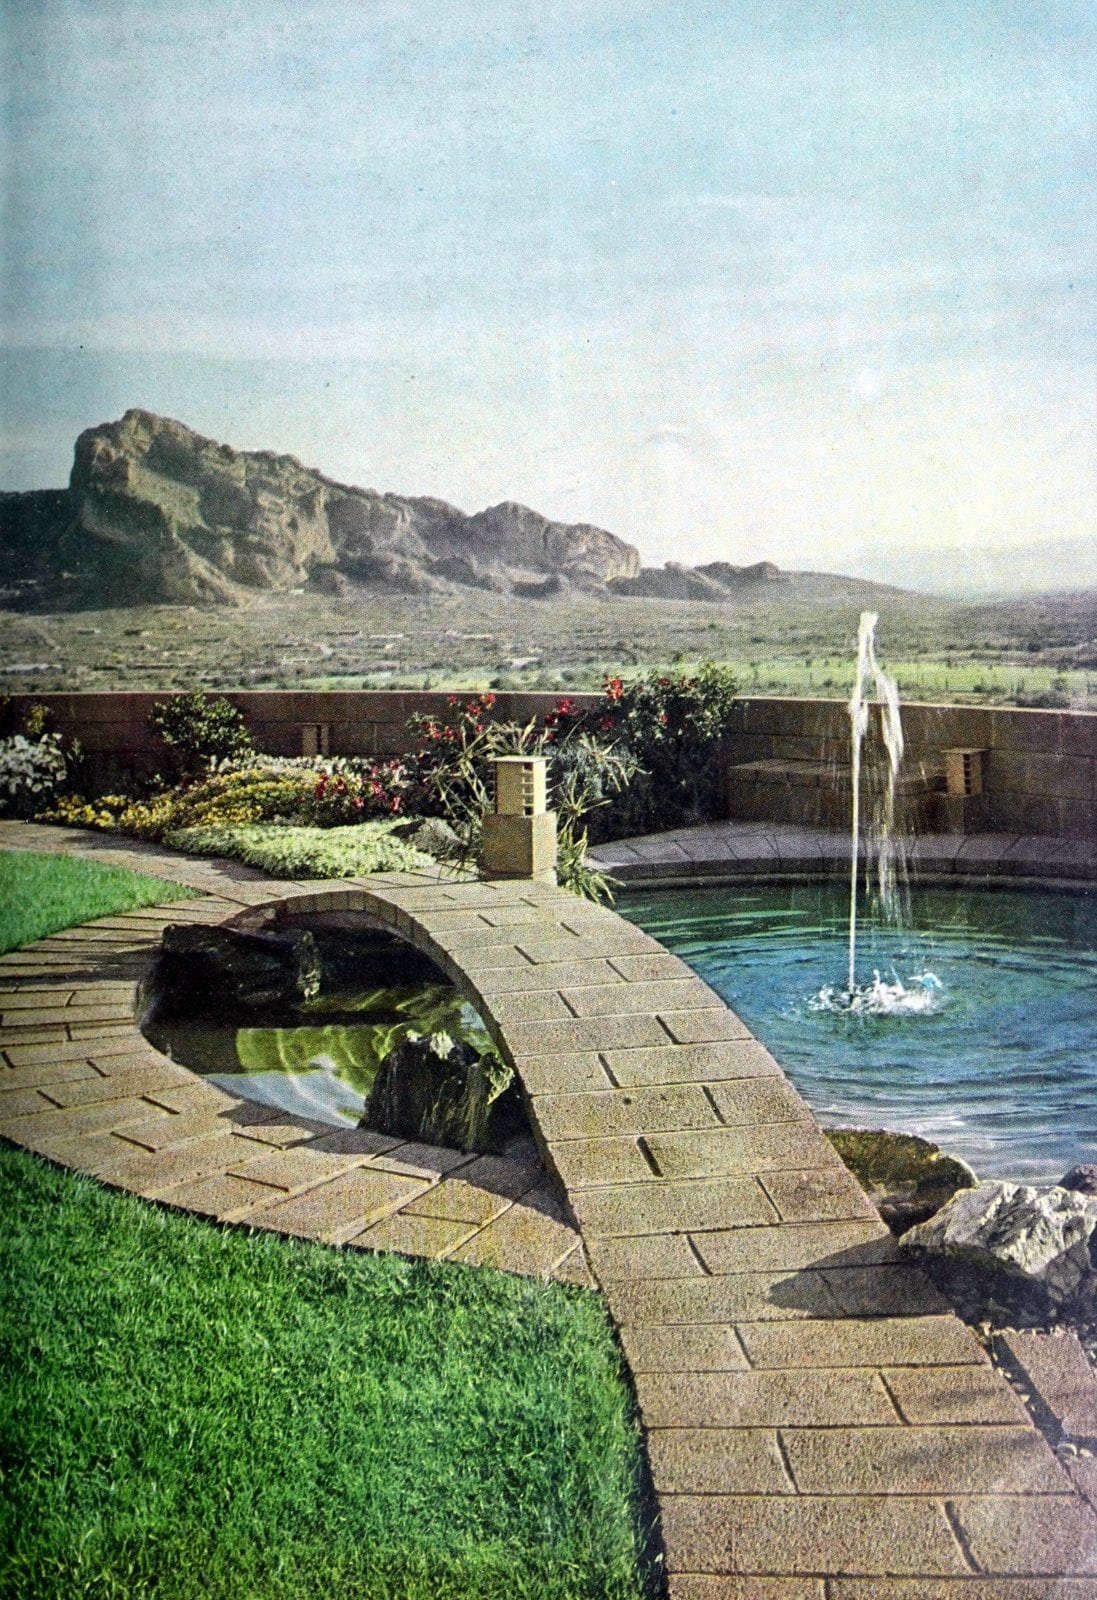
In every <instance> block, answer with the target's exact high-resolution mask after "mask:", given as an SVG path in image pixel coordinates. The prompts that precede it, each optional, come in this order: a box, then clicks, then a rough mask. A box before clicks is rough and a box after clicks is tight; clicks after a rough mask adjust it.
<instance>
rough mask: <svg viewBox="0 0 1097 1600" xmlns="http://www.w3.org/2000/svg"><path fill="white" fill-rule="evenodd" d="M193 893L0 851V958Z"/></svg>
mask: <svg viewBox="0 0 1097 1600" xmlns="http://www.w3.org/2000/svg"><path fill="white" fill-rule="evenodd" d="M193 892H194V891H193V890H191V889H185V888H184V887H183V886H182V885H181V884H178V883H166V882H165V881H164V880H163V879H162V878H149V877H146V876H145V875H144V874H143V873H139V872H127V871H126V869H125V868H124V867H105V866H102V865H100V863H99V862H97V861H77V860H74V859H73V858H72V857H70V856H48V855H38V854H35V853H33V852H32V851H29V850H12V851H4V852H0V954H3V952H4V951H5V950H16V949H18V948H19V946H20V945H23V944H30V942H31V941H32V940H33V939H43V938H45V936H46V934H48V933H56V932H57V931H58V930H59V929H61V928H70V927H72V926H73V924H74V923H77V922H90V921H91V920H92V919H93V918H94V917H109V916H111V915H112V914H113V913H115V912H118V911H129V910H131V909H132V908H133V907H134V906H149V905H159V904H160V903H161V902H162V901H164V900H182V899H185V898H188V897H190V896H191V895H192V894H193Z"/></svg>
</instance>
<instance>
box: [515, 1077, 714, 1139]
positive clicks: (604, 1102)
mask: <svg viewBox="0 0 1097 1600" xmlns="http://www.w3.org/2000/svg"><path fill="white" fill-rule="evenodd" d="M533 1114H534V1116H535V1117H536V1119H537V1125H538V1127H539V1128H540V1130H541V1132H542V1134H543V1135H544V1136H545V1138H546V1139H549V1140H557V1139H597V1138H606V1137H610V1136H612V1135H615V1134H637V1133H645V1132H648V1131H654V1130H657V1129H667V1128H673V1129H684V1128H715V1127H719V1125H720V1123H719V1118H718V1117H717V1115H716V1112H715V1111H714V1109H713V1106H712V1102H711V1101H710V1100H709V1099H708V1097H707V1096H706V1094H705V1092H704V1090H703V1089H702V1088H701V1086H700V1085H699V1084H693V1083H686V1084H676V1085H671V1086H665V1087H660V1088H656V1089H606V1090H602V1091H601V1092H600V1093H599V1092H595V1093H593V1094H554V1095H541V1096H538V1097H535V1098H534V1101H533Z"/></svg>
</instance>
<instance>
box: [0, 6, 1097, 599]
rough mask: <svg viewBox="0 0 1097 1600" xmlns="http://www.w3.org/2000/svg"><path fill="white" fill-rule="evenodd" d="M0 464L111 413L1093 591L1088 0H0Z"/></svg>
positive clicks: (11, 483)
mask: <svg viewBox="0 0 1097 1600" xmlns="http://www.w3.org/2000/svg"><path fill="white" fill-rule="evenodd" d="M2 4H3V12H2V15H3V18H4V44H5V50H6V55H7V61H6V66H7V69H8V70H7V72H6V74H5V78H6V92H5V101H4V104H5V130H6V135H7V143H6V151H5V153H6V157H7V172H6V183H5V205H6V221H5V233H6V238H7V240H8V241H9V249H8V253H7V259H6V265H5V268H4V279H3V286H4V294H3V347H2V351H0V358H2V361H3V370H4V382H3V396H2V401H0V404H2V415H3V418H4V424H5V426H4V438H3V446H2V450H0V486H2V487H4V488H9V489H27V488H43V487H57V486H60V485H61V484H63V483H64V482H65V481H66V480H67V476H68V469H69V466H70V464H71V452H72V444H73V441H74V439H75V437H76V435H77V434H78V433H79V432H80V431H81V430H82V429H83V428H85V427H88V426H91V425H94V424H96V423H99V422H104V421H107V420H112V419H114V418H117V417H119V416H121V414H122V413H123V411H125V410H126V409H127V408H128V407H130V406H139V407H142V408H144V409H147V410H151V411H156V412H160V413H162V414H165V415H169V416H173V417H176V418H178V419H179V420H180V421H183V422H185V423H186V424H187V425H188V426H190V427H192V428H194V429H195V430H196V431H198V432H200V433H202V434H205V435H208V436H210V437H213V438H216V439H218V440H223V441H225V442H228V443H230V444H232V445H233V446H234V447H236V448H239V449H273V450H277V451H280V452H286V453H289V454H292V455H295V456H297V457H298V458H299V459H301V460H302V461H304V462H306V463H307V464H308V465H310V466H315V467H316V468H317V469H318V470H320V471H321V472H323V473H325V474H326V475H328V476H330V477H334V478H337V479H340V480H343V481H348V482H352V483H357V484H361V485H363V486H369V487H375V488H378V489H382V490H389V491H392V492H396V493H400V494H406V495H433V496H437V497H439V498H441V499H444V500H447V501H449V502H451V503H453V504H455V505H458V506H461V507H462V508H465V509H468V510H476V509H480V508H481V507H483V506H486V505H489V504H494V503H497V502H499V501H501V500H518V501H521V502H523V503H525V504H527V505H530V506H533V507H534V508H535V509H536V510H538V511H540V512H542V513H543V514H545V515H546V516H549V517H552V518H554V519H557V520H560V521H565V522H580V521H582V522H592V523H595V524H597V525H599V526H602V527H605V528H608V529H610V530H611V531H613V532H614V533H617V534H619V535H620V536H621V537H622V538H624V539H627V540H628V541H629V542H630V543H632V544H634V545H636V546H637V548H638V549H639V550H640V552H641V554H642V556H643V558H644V560H645V561H646V562H648V563H650V564H652V565H661V564H662V563H663V562H665V561H667V560H678V561H682V562H684V563H686V564H690V565H694V564H698V563H702V562H706V561H712V560H727V561H731V562H733V563H736V564H739V565H745V564H749V563H751V562H753V561H757V560H772V561H774V562H776V563H777V564H778V565H780V566H781V567H784V568H797V569H801V570H804V569H806V570H822V571H830V572H842V573H848V574H850V575H852V576H858V577H865V578H870V579H876V580H878V581H882V582H889V583H896V584H900V585H901V586H903V587H907V588H913V589H916V590H925V591H927V592H936V593H954V594H960V593H965V594H968V593H970V594H980V593H1031V592H1035V591H1037V590H1054V589H1060V588H1068V587H1070V588H1074V587H1082V586H1088V585H1092V584H1094V583H1095V582H1097V560H1095V556H1094V551H1095V549H1097V539H1095V538H1094V515H1093V508H1094V505H1095V503H1097V492H1095V491H1097V461H1095V452H1094V445H1093V440H1094V437H1095V430H1094V426H1093V424H1094V420H1095V419H1094V415H1093V413H1094V409H1095V408H1094V398H1095V395H1097V384H1095V383H1094V360H1093V357H1094V344H1095V336H1097V317H1095V316H1094V305H1093V298H1094V296H1093V286H1094V285H1093V274H1092V266H1091V262H1092V259H1093V243H1094V240H1093V233H1094V221H1093V219H1094V217H1095V216H1097V192H1095V191H1097V159H1095V155H1097V152H1095V151H1094V106H1095V104H1097V95H1095V93H1094V90H1095V88H1097V60H1095V43H1097V15H1095V14H1094V13H1093V12H1092V10H1091V8H1089V7H1086V6H1083V5H1082V4H1081V3H1080V0H1063V3H1053V0H1048V3H1039V0H1026V3H1025V4H1023V5H1022V4H1020V0H1006V3H1003V4H1002V5H999V6H996V7H995V8H993V10H992V11H991V12H988V11H987V10H986V8H983V7H981V6H979V5H977V4H975V3H974V0H936V3H932V4H931V3H930V0H898V3H896V4H895V5H892V6H889V7H887V8H886V10H881V8H879V7H877V6H874V5H868V4H860V5H858V4H854V5H852V6H848V7H843V8H842V9H841V11H840V12H838V13H834V14H826V15H823V14H820V13H819V11H818V8H816V7H812V6H809V5H808V4H806V0H760V3H759V4H758V5H756V6H754V7H752V8H751V10H750V12H749V14H739V13H737V12H736V11H733V10H730V8H727V7H725V6H723V5H717V4H716V3H715V0H674V3H673V4H672V3H670V0H631V3H629V0H546V3H545V4H543V5H539V6H536V7H534V6H532V5H530V4H523V3H520V0H477V3H476V4H473V3H472V0H447V4H446V5H445V6H438V5H437V4H434V5H427V4H425V3H424V0H372V3H371V4H369V5H368V6H361V5H352V4H349V3H341V0H324V3H319V4H303V5H291V4H289V3H288V0H251V3H244V0H206V3H203V4H202V5H200V6H196V5H195V4H193V3H191V0H158V3H157V4H156V5H155V6H152V7H150V6H148V5H138V4H132V3H129V0H118V3H112V4H110V5H109V6H108V5H104V4H103V3H102V0H45V3H43V4H42V5H40V6H37V7H34V8H27V7H25V6H22V5H20V4H19V3H17V0H2Z"/></svg>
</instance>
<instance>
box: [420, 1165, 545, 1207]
mask: <svg viewBox="0 0 1097 1600" xmlns="http://www.w3.org/2000/svg"><path fill="white" fill-rule="evenodd" d="M544 1179H545V1169H544V1167H543V1166H542V1165H541V1163H540V1162H539V1161H521V1160H517V1159H516V1158H514V1157H513V1156H477V1157H475V1158H474V1159H470V1160H469V1161H468V1163H467V1164H466V1165H465V1166H463V1167H462V1168H461V1175H460V1178H459V1179H454V1178H447V1179H446V1180H445V1182H444V1183H443V1184H441V1185H440V1186H439V1187H440V1189H446V1188H450V1189H452V1188H455V1187H457V1186H458V1185H459V1184H461V1185H463V1186H467V1187H469V1188H472V1187H475V1188H477V1189H484V1190H489V1191H490V1192H491V1193H492V1194H495V1195H500V1196H502V1197H504V1198H505V1199H507V1200H521V1199H523V1198H524V1197H527V1196H528V1195H529V1194H530V1191H531V1190H533V1189H536V1188H537V1187H538V1186H539V1185H540V1184H541V1183H543V1182H544Z"/></svg>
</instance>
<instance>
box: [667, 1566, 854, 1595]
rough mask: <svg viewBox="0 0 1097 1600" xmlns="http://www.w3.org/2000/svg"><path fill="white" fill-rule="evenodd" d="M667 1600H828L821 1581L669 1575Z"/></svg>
mask: <svg viewBox="0 0 1097 1600" xmlns="http://www.w3.org/2000/svg"><path fill="white" fill-rule="evenodd" d="M667 1600H827V1596H826V1591H825V1590H824V1588H823V1580H822V1578H735V1577H726V1576H725V1577H717V1576H716V1575H715V1574H712V1573H706V1572H672V1573H671V1574H670V1575H669V1577H668V1580H667Z"/></svg>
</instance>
